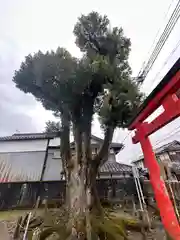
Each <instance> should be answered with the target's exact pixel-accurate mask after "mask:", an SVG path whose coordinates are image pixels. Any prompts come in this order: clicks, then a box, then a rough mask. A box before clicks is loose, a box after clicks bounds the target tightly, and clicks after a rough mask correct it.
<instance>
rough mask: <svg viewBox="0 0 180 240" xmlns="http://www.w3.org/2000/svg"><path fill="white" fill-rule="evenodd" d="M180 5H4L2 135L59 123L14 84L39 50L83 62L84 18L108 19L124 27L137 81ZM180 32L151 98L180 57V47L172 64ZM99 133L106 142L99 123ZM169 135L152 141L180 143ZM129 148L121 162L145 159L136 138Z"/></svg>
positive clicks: (146, 0)
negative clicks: (63, 51) (79, 33)
mask: <svg viewBox="0 0 180 240" xmlns="http://www.w3.org/2000/svg"><path fill="white" fill-rule="evenodd" d="M176 3H177V0H174V1H172V0H158V1H157V0H151V1H150V0H136V1H133V0H126V1H124V0H113V1H106V2H105V1H103V0H98V1H97V0H96V1H95V0H91V1H83V0H76V1H72V0H71V1H70V0H66V1H60V0H51V1H50V0H30V1H29V0H6V1H3V0H0V113H1V117H0V135H8V134H12V133H14V132H16V131H19V132H36V131H42V130H43V129H44V125H45V122H46V121H47V120H51V119H53V117H52V114H51V112H49V111H46V110H44V109H43V107H42V106H41V104H40V103H38V102H37V101H36V100H35V99H34V98H33V96H31V95H25V94H24V93H22V92H21V91H20V90H18V89H16V88H15V86H14V84H13V83H12V76H13V72H14V70H15V69H18V68H19V65H20V63H21V61H22V60H23V59H24V56H26V55H27V54H29V53H32V52H36V51H38V50H39V49H40V50H42V51H46V50H50V49H54V50H55V49H56V48H57V47H58V46H61V47H66V48H67V49H68V50H69V51H70V52H71V53H72V54H73V55H75V56H80V52H79V50H78V49H77V48H76V46H75V44H74V36H73V33H72V31H73V26H74V24H75V22H76V21H77V18H78V16H80V15H81V14H87V13H89V12H90V11H92V10H94V11H98V12H99V13H101V14H106V15H107V16H108V18H109V19H110V21H111V26H122V27H123V29H124V32H125V35H126V36H128V37H129V38H131V42H132V51H131V55H130V64H131V67H132V70H133V75H134V76H136V75H137V73H138V72H139V70H140V68H141V66H142V63H143V61H144V60H146V59H147V57H148V53H149V50H150V48H151V46H152V43H153V41H154V38H155V36H156V34H157V31H158V29H159V28H160V27H161V31H162V30H163V27H164V26H165V24H166V23H167V20H168V17H169V16H170V14H171V12H172V10H173V8H174V6H175V5H176ZM170 4H171V7H170V8H169V6H170ZM168 8H169V12H168V14H167V15H165V13H166V12H167V10H168ZM161 31H160V32H159V35H160V33H161ZM178 32H180V21H179V22H178V23H177V24H176V27H175V28H174V30H173V32H172V34H171V36H170V38H169V39H168V42H167V43H166V45H165V47H164V48H163V51H162V52H161V54H160V56H159V58H158V60H157V61H156V64H155V65H154V67H153V68H152V71H151V72H150V73H149V75H148V77H147V79H146V81H145V83H144V84H143V86H142V91H143V92H145V93H146V94H147V95H148V94H149V92H150V91H152V90H153V88H154V87H155V86H156V85H157V84H158V82H159V81H160V80H161V78H162V77H163V75H164V74H165V73H166V72H167V71H168V69H169V68H170V67H171V66H172V65H173V63H174V62H175V61H176V60H177V58H178V56H179V55H180V47H179V48H177V49H176V51H174V53H173V54H172V55H171V57H170V58H168V60H167V61H166V59H167V57H168V56H169V54H170V53H171V51H172V50H173V49H174V48H175V46H176V45H177V43H178V41H179V39H180V36H179V35H180V34H179V35H178ZM157 38H158V36H157ZM151 50H152V48H151ZM165 61H166V64H164V62H165ZM162 66H164V67H163V68H162ZM158 72H159V74H157V73H158ZM179 123H180V121H179V120H178V119H177V120H176V121H175V122H174V123H173V124H171V125H170V130H169V132H173V129H174V128H177V126H178V124H179ZM93 133H94V134H96V135H98V136H102V133H101V130H100V129H99V125H98V123H97V122H95V123H94V124H93ZM167 134H168V130H167V127H165V128H164V129H162V130H161V131H159V132H158V134H155V136H152V138H153V143H154V144H155V143H158V142H159V141H160V140H163V141H170V140H171V139H173V138H179V136H178V134H176V135H173V136H172V137H171V138H168V139H165V137H167ZM126 135H127V131H126V130H124V131H122V130H118V131H116V133H115V136H114V140H115V141H118V142H121V141H122V140H123V139H124V137H125V136H126ZM124 143H125V149H124V150H123V151H122V152H121V153H120V154H119V155H118V160H119V161H123V162H130V161H131V160H134V159H136V158H137V157H138V155H139V154H140V153H141V151H140V148H139V146H138V145H132V143H131V137H130V135H129V136H128V137H127V138H126V140H125V142H124Z"/></svg>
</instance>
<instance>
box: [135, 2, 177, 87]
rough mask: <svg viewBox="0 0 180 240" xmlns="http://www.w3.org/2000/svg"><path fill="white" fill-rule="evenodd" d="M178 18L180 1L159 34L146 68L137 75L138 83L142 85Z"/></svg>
mask: <svg viewBox="0 0 180 240" xmlns="http://www.w3.org/2000/svg"><path fill="white" fill-rule="evenodd" d="M179 17H180V0H179V1H178V3H177V5H176V7H175V9H174V11H173V13H172V15H171V17H170V19H169V21H168V23H167V24H166V27H165V29H164V31H163V33H162V34H161V36H160V38H159V40H158V42H157V44H156V46H155V48H154V50H153V52H152V54H151V55H150V58H149V60H148V62H147V64H146V66H145V67H144V69H143V70H141V72H140V73H139V75H138V77H137V80H139V83H142V82H143V81H144V80H145V78H146V76H147V74H148V73H149V71H150V70H151V68H152V66H153V64H154V62H155V61H156V59H157V57H158V55H159V53H160V51H161V50H162V48H163V46H164V44H165V43H166V41H167V39H168V37H169V35H170V33H171V32H172V30H173V28H174V26H175V24H176V23H177V21H178V19H179Z"/></svg>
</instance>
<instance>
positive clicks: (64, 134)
mask: <svg viewBox="0 0 180 240" xmlns="http://www.w3.org/2000/svg"><path fill="white" fill-rule="evenodd" d="M61 125H62V130H61V144H60V152H61V159H62V163H63V168H64V172H65V178H67V174H68V169H67V166H68V163H69V162H70V158H71V151H70V139H69V135H70V118H69V115H68V114H66V113H65V112H62V113H61ZM66 181H67V179H66Z"/></svg>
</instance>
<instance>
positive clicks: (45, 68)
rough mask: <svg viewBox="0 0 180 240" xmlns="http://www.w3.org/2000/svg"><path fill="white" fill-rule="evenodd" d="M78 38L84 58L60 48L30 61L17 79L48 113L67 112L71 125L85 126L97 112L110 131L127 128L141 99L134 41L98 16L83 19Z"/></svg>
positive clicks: (15, 79) (31, 58) (16, 81)
mask: <svg viewBox="0 0 180 240" xmlns="http://www.w3.org/2000/svg"><path fill="white" fill-rule="evenodd" d="M74 34H75V37H76V44H77V46H78V47H79V48H80V49H81V51H82V52H83V57H82V58H81V59H77V58H74V57H73V56H71V54H70V53H69V52H68V51H67V50H66V49H64V48H60V47H59V48H58V49H57V50H56V51H50V52H46V53H42V52H41V51H39V52H37V53H35V54H30V55H28V56H27V57H26V58H25V61H24V62H22V64H21V66H20V69H19V70H18V71H16V72H15V75H14V78H13V81H14V82H15V83H16V86H17V87H18V88H20V89H21V90H23V91H24V92H30V93H32V94H33V95H34V96H35V97H36V99H37V100H38V101H40V102H41V103H42V104H43V106H44V107H45V108H46V109H50V110H52V111H59V112H67V114H68V115H69V117H70V119H71V121H79V122H80V123H81V124H83V122H85V121H86V120H87V118H89V116H92V115H93V114H94V112H96V113H98V115H99V117H100V121H101V123H102V125H103V126H104V127H107V126H109V125H113V127H125V126H126V124H127V122H128V121H129V119H130V118H131V117H132V114H133V113H134V110H135V109H136V108H137V106H138V104H139V102H140V98H141V94H139V91H138V87H137V85H136V83H135V82H133V81H132V79H131V69H130V66H129V64H128V57H129V52H130V40H129V39H128V38H126V37H125V36H124V33H123V30H122V28H117V27H115V28H112V29H111V28H110V26H109V20H108V18H107V17H106V16H101V15H99V14H98V13H96V12H91V13H90V14H88V15H87V16H85V15H82V16H81V17H80V18H79V19H78V22H77V23H76V24H75V27H74Z"/></svg>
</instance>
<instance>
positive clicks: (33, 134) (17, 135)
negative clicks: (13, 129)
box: [0, 133, 58, 141]
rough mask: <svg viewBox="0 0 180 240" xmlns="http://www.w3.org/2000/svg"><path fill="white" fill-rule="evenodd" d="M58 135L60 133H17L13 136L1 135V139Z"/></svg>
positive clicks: (43, 137)
mask: <svg viewBox="0 0 180 240" xmlns="http://www.w3.org/2000/svg"><path fill="white" fill-rule="evenodd" d="M56 136H58V133H15V134H13V135H11V136H5V137H0V141H13V140H36V139H47V138H54V137H56Z"/></svg>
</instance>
